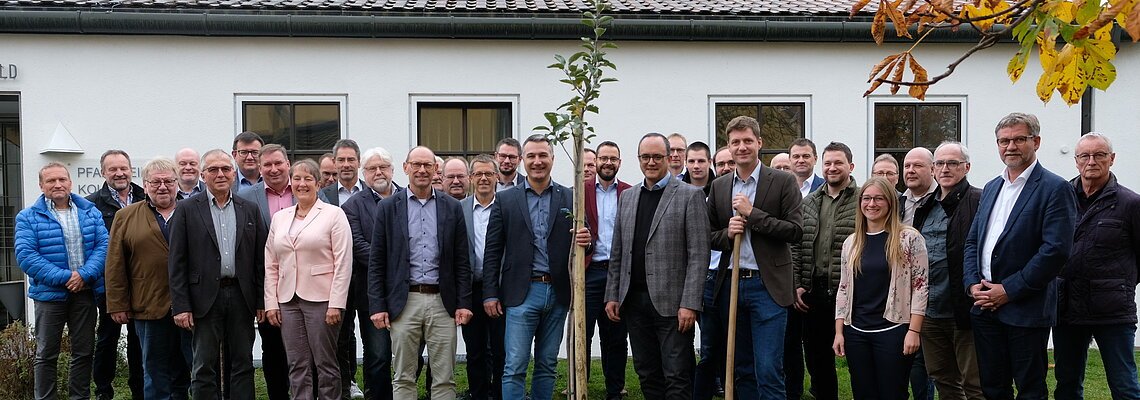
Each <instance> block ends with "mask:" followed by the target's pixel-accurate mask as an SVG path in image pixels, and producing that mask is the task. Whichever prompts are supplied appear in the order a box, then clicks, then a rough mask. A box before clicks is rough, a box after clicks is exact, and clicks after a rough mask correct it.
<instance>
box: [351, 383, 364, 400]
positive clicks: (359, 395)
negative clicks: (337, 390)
mask: <svg viewBox="0 0 1140 400" xmlns="http://www.w3.org/2000/svg"><path fill="white" fill-rule="evenodd" d="M348 393H349V394H351V395H352V398H354V399H363V398H364V392H363V391H361V390H360V386H356V382H352V386H350V387H349V388H348Z"/></svg>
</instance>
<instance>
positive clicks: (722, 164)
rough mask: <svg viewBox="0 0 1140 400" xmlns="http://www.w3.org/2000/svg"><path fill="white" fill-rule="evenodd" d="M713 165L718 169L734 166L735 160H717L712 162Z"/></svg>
mask: <svg viewBox="0 0 1140 400" xmlns="http://www.w3.org/2000/svg"><path fill="white" fill-rule="evenodd" d="M713 165H714V166H716V167H717V169H720V168H725V167H735V166H736V162H735V161H721V162H718V163H716V164H713Z"/></svg>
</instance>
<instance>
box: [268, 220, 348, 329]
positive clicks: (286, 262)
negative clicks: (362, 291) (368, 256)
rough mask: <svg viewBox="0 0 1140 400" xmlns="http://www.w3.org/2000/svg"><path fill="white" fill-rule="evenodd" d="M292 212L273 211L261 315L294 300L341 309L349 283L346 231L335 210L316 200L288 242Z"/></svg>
mask: <svg viewBox="0 0 1140 400" xmlns="http://www.w3.org/2000/svg"><path fill="white" fill-rule="evenodd" d="M296 214H297V206H293V207H289V208H286V209H283V210H281V211H278V212H277V214H274V215H273V222H272V223H270V225H269V237H268V238H267V239H266V241H265V309H266V310H277V309H280V308H281V307H280V303H284V302H288V301H289V300H292V299H293V296H294V295H297V296H298V297H300V298H301V299H303V300H307V301H312V302H324V301H327V302H329V308H339V309H344V307H345V301H346V299H347V298H348V283H349V278H350V277H352V231H351V230H350V229H349V227H348V218H346V217H345V216H344V211H342V210H341V209H340V208H339V207H335V206H332V205H329V204H328V203H325V202H322V201H320V200H317V202H316V204H314V205H313V208H312V209H311V210H309V216H308V218H306V219H305V220H304V221H296V223H300V224H304V226H303V227H302V228H301V230H300V231H298V232H297V237H296V239H292V238H290V237H289V228H290V226H291V225H292V224H293V223H294V217H295V216H296Z"/></svg>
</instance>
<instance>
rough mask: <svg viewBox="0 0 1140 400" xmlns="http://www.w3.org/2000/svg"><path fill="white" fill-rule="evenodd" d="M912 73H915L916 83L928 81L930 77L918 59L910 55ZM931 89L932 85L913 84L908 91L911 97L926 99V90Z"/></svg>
mask: <svg viewBox="0 0 1140 400" xmlns="http://www.w3.org/2000/svg"><path fill="white" fill-rule="evenodd" d="M910 73H911V74H912V75H914V82H915V83H922V82H926V81H928V80H929V79H930V78H929V77H928V76H927V75H926V68H923V67H922V65H919V63H918V60H916V59H914V56H911V57H910ZM927 89H930V85H913V86H911V87H910V90H909V91H908V93H909V94H910V97H913V98H916V99H919V100H926V90H927Z"/></svg>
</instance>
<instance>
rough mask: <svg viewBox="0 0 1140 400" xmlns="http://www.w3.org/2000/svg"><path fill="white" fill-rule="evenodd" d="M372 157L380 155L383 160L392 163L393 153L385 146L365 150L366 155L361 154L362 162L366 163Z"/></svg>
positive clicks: (362, 163)
mask: <svg viewBox="0 0 1140 400" xmlns="http://www.w3.org/2000/svg"><path fill="white" fill-rule="evenodd" d="M372 157H380V160H381V161H386V162H388V164H392V153H389V152H388V150H384V148H383V147H373V148H371V149H368V150H364V155H362V156H360V164H361V165H364V164H366V163H368V160H371V159H372Z"/></svg>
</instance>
